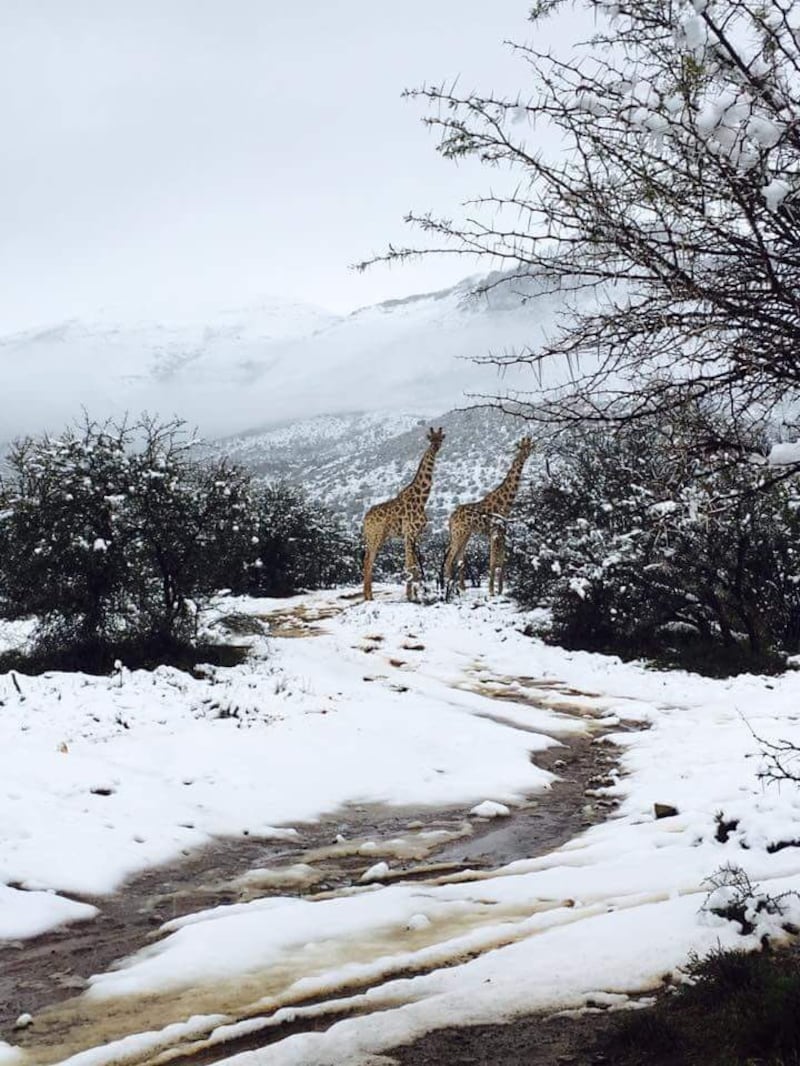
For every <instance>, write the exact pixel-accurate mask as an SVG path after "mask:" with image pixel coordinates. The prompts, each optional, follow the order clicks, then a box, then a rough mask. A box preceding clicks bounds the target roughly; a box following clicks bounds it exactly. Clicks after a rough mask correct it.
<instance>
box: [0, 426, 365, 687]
mask: <svg viewBox="0 0 800 1066" xmlns="http://www.w3.org/2000/svg"><path fill="white" fill-rule="evenodd" d="M0 551H2V557H0V610H2V611H3V613H5V614H6V615H7V616H11V617H19V616H23V615H35V616H36V617H37V619H38V626H37V630H36V634H35V647H34V651H33V656H32V659H31V664H32V667H33V666H34V665H38V667H39V668H41V667H42V665H43V664H44V665H47V664H51V665H53V666H61V667H64V666H67V665H70V664H71V665H72V667H73V668H76V667H83V668H86V669H101V670H102V669H107V668H109V667H110V666H111V665H112V664H113V661H114V658H115V657H122V658H124V660H125V661H126V662H127V663H128V664H129V665H136V664H140V663H141V664H145V663H147V664H150V663H153V662H159V661H175V662H177V661H181V662H183V661H188V660H190V659H191V658H192V656H191V655H187V651H186V649H188V648H190V647H191V646H192V644H193V643H194V642H195V640H196V637H197V623H198V613H199V611H200V609H201V608H202V607H203V606H204V605H206V603H207V602H208V599H209V597H211V596H212V595H213V593H214V592H216V591H217V590H219V589H220V588H231V589H234V590H235V591H241V592H257V593H261V594H267V595H281V594H285V593H290V592H294V591H296V590H297V589H298V588H301V587H318V586H322V585H327V584H331V583H333V582H335V581H339V580H342V579H344V578H345V577H346V576H347V577H351V576H353V573H354V552H353V545H352V542H351V541H350V540H348V538H347V537H346V536H345V534H344V533H343V532H342V530H341V529H340V528H339V527H338V526H337V525H336V523H335V522H334V521H333V520H332V519H331V518H330V516H328V515H327V514H325V513H324V512H321V511H320V510H319V509H318V508H316V507H314V506H312V505H311V504H310V503H309V502H308V501H307V500H306V499H305V497H304V496H303V495H302V494H301V493H299V492H298V491H296V490H291V489H287V488H285V487H277V488H264V487H262V486H259V485H256V484H255V483H254V482H253V479H252V477H251V475H250V474H248V473H247V472H245V471H243V470H241V469H239V468H237V467H236V466H234V465H232V464H230V463H229V462H227V461H226V460H219V459H217V460H204V461H200V460H199V459H198V458H197V449H196V443H195V441H194V440H193V439H192V438H191V437H190V436H189V435H188V434H187V433H186V431H185V428H184V426H183V424H182V423H180V422H178V421H175V422H169V423H165V424H161V423H158V422H156V421H154V420H152V419H148V418H144V419H142V420H140V421H139V422H137V423H135V424H123V425H115V424H112V423H96V422H92V421H89V420H86V421H85V422H84V423H83V424H82V425H80V426H79V427H76V428H73V429H70V430H68V431H67V432H65V433H64V434H62V435H61V436H59V437H56V438H43V439H26V440H23V441H20V442H19V443H17V444H16V445H15V446H14V447H13V448H12V450H11V453H10V455H9V457H8V460H7V473H6V475H5V476H4V478H3V480H2V482H1V483H0Z"/></svg>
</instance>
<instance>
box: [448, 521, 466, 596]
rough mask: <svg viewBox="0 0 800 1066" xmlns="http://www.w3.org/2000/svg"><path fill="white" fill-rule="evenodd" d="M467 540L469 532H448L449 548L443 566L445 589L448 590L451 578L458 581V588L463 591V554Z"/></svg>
mask: <svg viewBox="0 0 800 1066" xmlns="http://www.w3.org/2000/svg"><path fill="white" fill-rule="evenodd" d="M468 540H469V530H467V531H466V532H464V531H463V530H452V529H451V531H450V547H449V548H448V549H447V559H446V560H445V564H444V575H445V584H446V588H447V589H448V590H449V589H450V587H451V585H452V582H453V576H454V574H455V577H456V578H457V579H458V583H459V588H460V589H461V591H462V592H463V591H464V552H465V551H466V548H467V541H468Z"/></svg>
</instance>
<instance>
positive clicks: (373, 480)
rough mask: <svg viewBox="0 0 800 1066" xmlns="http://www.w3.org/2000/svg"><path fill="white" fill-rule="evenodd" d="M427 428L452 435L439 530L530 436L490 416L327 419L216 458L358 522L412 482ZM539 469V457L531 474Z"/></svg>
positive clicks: (238, 443)
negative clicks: (302, 491) (303, 492)
mask: <svg viewBox="0 0 800 1066" xmlns="http://www.w3.org/2000/svg"><path fill="white" fill-rule="evenodd" d="M429 424H432V425H436V426H442V427H443V428H444V430H445V433H446V439H445V442H444V445H443V447H442V450H441V452H440V454H439V456H438V458H437V461H436V469H435V480H434V487H433V491H432V493H431V497H430V501H429V504H428V513H429V515H430V516H431V525H432V527H436V526H437V525H442V524H444V522H445V521H446V516H447V514H448V513H449V511H450V510H451V509H452V507H453V506H454V505H455V504H456V503H461V502H464V501H465V500H468V499H475V498H476V497H478V496H480V495H482V494H483V493H485V492H486V491H487V490H488V489H489V488H491V487H492V485H493V484H494V483H495V482H497V481H499V480H500V479H501V478H502V477H503V475H504V473H505V471H506V469H507V467H508V464H509V462H510V461H511V457H512V454H513V450H514V443H515V442H516V441H517V440H518V439H519V438H520V437H521V436H523V435H524V434H525V433H526V432H527V431H528V429H529V427H528V426H526V424H525V423H524V422H523V421H521V420H519V419H515V418H511V417H509V416H507V415H503V414H501V413H500V412H499V411H496V410H493V409H490V408H477V409H473V410H461V411H448V412H446V413H444V414H441V415H436V416H434V417H432V418H428V419H425V418H421V417H420V416H419V415H416V414H404V413H398V414H391V415H381V414H379V413H370V414H364V413H362V414H349V415H336V416H330V415H327V416H321V417H319V418H314V419H307V420H303V421H300V422H289V423H286V424H284V425H282V426H278V427H276V428H274V429H270V430H265V431H263V432H261V433H254V434H248V435H245V436H240V437H235V438H231V439H229V440H226V441H224V442H220V444H219V446H218V449H215V450H218V451H219V452H221V453H223V454H226V455H228V456H229V457H230V458H232V459H234V460H236V461H237V462H240V463H242V464H243V465H245V466H247V467H249V468H250V469H252V470H254V471H255V472H256V473H257V474H259V475H260V476H261V477H263V478H264V479H265V480H267V481H275V480H286V481H289V482H291V483H293V484H297V485H303V486H304V487H305V488H306V489H307V490H308V491H309V492H310V493H311V495H312V496H314V497H316V498H318V499H320V500H321V501H322V502H324V503H325V504H326V505H327V506H328V507H330V508H331V509H332V510H334V511H336V512H338V513H340V514H342V515H343V516H345V517H346V518H347V520H348V521H352V522H358V521H359V520H360V518H361V516H362V515H363V513H364V511H365V510H366V509H367V508H368V507H369V506H371V504H373V503H376V502H377V501H378V500H381V499H386V498H387V497H388V496H392V495H394V494H395V493H396V492H397V491H398V489H400V488H402V486H403V485H404V484H406V483H407V482H408V481H409V480H410V479H411V478H412V477H413V476H414V472H415V470H416V467H417V464H418V462H419V459H420V456H421V455H422V453H423V451H424V450H425V446H426V443H425V430H426V427H427V426H428V425H429ZM540 463H541V460H539V463H537V461H536V456H534V457H533V458H532V459H531V461H530V463H529V464H528V471H527V472H528V474H530V472H531V471H533V470H534V469H536V467H537V465H540Z"/></svg>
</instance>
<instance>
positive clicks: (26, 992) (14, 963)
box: [0, 606, 631, 1066]
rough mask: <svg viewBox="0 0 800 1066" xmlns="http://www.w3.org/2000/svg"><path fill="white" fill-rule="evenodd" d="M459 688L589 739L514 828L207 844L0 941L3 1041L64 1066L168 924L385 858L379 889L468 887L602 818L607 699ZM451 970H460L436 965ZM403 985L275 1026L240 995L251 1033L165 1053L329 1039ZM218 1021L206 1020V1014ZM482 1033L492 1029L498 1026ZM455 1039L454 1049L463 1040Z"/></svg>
mask: <svg viewBox="0 0 800 1066" xmlns="http://www.w3.org/2000/svg"><path fill="white" fill-rule="evenodd" d="M341 609H342V608H341V606H335V607H330V609H328V608H323V609H316V610H315V611H314V612H313V613H312V612H306V613H305V614H302V612H299V611H298V610H297V609H295V610H294V611H292V612H288V611H287V612H285V614H280V616H269V617H268V618H265V621H268V622H269V624H270V629H271V631H272V632H274V633H275V634H276V635H281V636H285V637H290V638H291V637H308V636H314V635H317V634H318V633H319V632H320V626H319V623H320V621H324V619H325V618H326V617H328V616H330V615H332V614H335V613H338V611H340V610H341ZM276 631H277V632H276ZM375 639H377V638H375ZM366 650H374V649H372V648H371V647H370V648H368V649H366ZM365 680H368V679H365ZM459 687H464V688H468V689H470V690H472V691H476V692H480V693H481V694H482V695H485V696H487V697H488V698H489V699H488V700H487V711H486V713H487V716H488V717H492V718H495V719H497V720H498V721H507V722H508V724H509V725H510V726H512V727H514V728H518V729H519V728H526V727H525V726H524V725H520V721H519V716H517V718H516V720H512V719H511V718H510V717H509V715H510V712H509V711H508V710H505V713H504V703H508V702H512V703H517V704H528V705H530V706H532V707H547V708H548V709H550V710H551V711H555V712H556V713H557V714H558V713H560V714H561V715H563V717H564V718H565V719H567V718H569V719H575V718H579V719H581V721H582V723H583V724H584V726H585V732H583V733H581V734H579V735H574V734H573V735H571V736H570V737H569V738H568V739H567V738H558V739H560V743H559V745H558V746H555V747H553V748H550V749H547V750H545V751H541V752H538V753H536V754H535V755H534V756H532V761H533V762H534V763H535V764H536V765H537V766H538V767H540V768H542V769H545V770H549V771H551V772H552V773H554V774H556V775H557V779H556V780H554V782H553V784H552V787H551V788H550V789H548V790H546V791H543V792H538V793H536V794H535V795H533V796H531V797H530V798H529V799H528V801H527V802H526V803H524V804H523V805H521V806H519V807H516V808H514V810H513V812H512V815H511V817H509V818H504V819H497V820H493V821H492V820H490V821H484V820H480V819H478V820H476V819H470V818H468V817H467V813H466V809H465V807H464V806H459V807H450V808H429V807H420V808H411V807H409V808H386V807H380V806H350V807H347V808H344V809H341V810H339V811H336V812H333V813H331V814H329V815H327V816H324V817H323V818H321V819H320V820H319V821H317V822H315V823H313V824H308V825H295V826H291V827H286V828H285V830H284V831H283V832H282V835H281V837H280V838H279V839H255V838H249V837H241V838H236V839H220V840H216V841H214V842H212V843H210V844H209V845H207V846H206V847H204V848H201V849H198V850H196V851H192V852H187V853H185V854H184V855H183V856H181V857H180V858H179V859H177V860H175V861H173V862H170V863H168V864H165V865H163V866H161V867H158V868H154V869H151V870H148V871H146V872H145V873H142V874H140V875H138V876H136V877H134V878H132V879H130V880H129V881H128V882H127V883H126V884H124V885H123V886H122V887H121V889H120V890H119V891H118V892H117V893H115V894H114V895H112V896H107V897H99V898H97V897H80V898H81V900H82V901H84V902H87V903H91V904H93V905H94V906H95V907H96V908H97V909H98V914H97V916H96V917H95V918H94V919H92V920H89V921H86V922H81V923H75V924H72V925H70V926H66V927H62V928H60V929H57V930H54V931H52V932H50V933H47V934H45V935H43V936H40V937H38V938H34V939H29V940H26V941H0V1039H4V1040H7V1041H9V1042H10V1043H13V1044H16V1045H18V1046H20V1047H21V1048H22V1049H23V1050H25V1049H27V1050H29V1051H30V1052H31V1058H30V1062H31V1063H35V1062H43V1063H45V1062H55V1061H58V1060H60V1059H61V1058H63V1054H61V1053H60V1052H61V1050H62V1042H64V1043H65V1044H66V1045H70V1046H71V1040H70V1039H68V1037H70V1038H71V1037H72V1035H74V1034H72V1033H71V1030H73V1029H75V1030H81V1028H82V1024H87V1025H88V1024H89V1020H88V1019H82V1018H81V1013H82V1003H83V1001H82V1000H80V999H79V998H76V997H79V995H80V992H81V991H82V990H83V989H84V988H85V987H86V985H87V979H88V978H89V977H90V976H91V975H93V974H98V973H103V972H105V971H107V970H109V969H111V968H113V966H114V964H115V963H116V962H118V961H119V960H121V959H124V958H126V957H127V956H129V955H131V954H133V953H134V952H136V951H139V950H140V949H142V948H144V947H146V946H148V945H149V944H152V943H153V942H154V941H156V940H158V939H159V938H161V937H162V936H164V935H165V934H164V933H163V931H162V928H161V927H162V925H163V923H165V922H168V921H170V920H172V919H175V918H179V917H183V916H185V915H188V914H192V913H195V912H197V911H200V910H204V909H207V908H210V907H214V906H219V905H222V904H228V903H237V902H242V901H247V900H250V899H256V898H263V897H266V896H270V895H280V896H298V897H304V898H306V899H324V898H326V897H329V896H335V895H337V894H339V893H341V892H343V891H345V892H346V891H347V890H349V889H350V888H351V886H354V885H357V884H358V882H359V880H360V878H361V876H362V875H363V873H364V871H365V870H366V869H367V868H368V867H369V866H371V865H372V864H373V863H375V862H376V860H379V859H384V858H389V859H391V869H390V874H389V876H387V877H386V878H384V883H387V884H388V883H397V882H402V881H420V882H424V883H426V884H429V885H430V884H437V883H442V882H444V881H447V880H451V879H454V878H455V879H459V880H460V879H467V878H469V877H470V875H469V874H468V872H467V871H470V870H471V871H473V872H474V873H473V874H472V876H473V877H478V878H479V877H481V872H482V871H487V872H488V871H490V870H492V869H495V868H497V867H499V866H503V865H505V864H506V863H509V862H512V861H514V860H517V859H524V858H532V857H535V856H537V855H541V854H544V853H546V852H549V851H551V850H553V849H554V848H557V847H559V846H560V845H561V844H563V843H565V842H566V841H568V840H570V839H571V838H573V837H574V836H576V835H577V834H578V833H579V832H580V831H581V830H582V829H584V828H586V827H587V826H588V825H591V824H593V823H595V822H597V821H600V820H602V819H604V818H605V817H607V816H608V815H609V814H610V813H611V811H612V810H613V807H614V801H613V800H611V799H609V798H606V797H604V796H603V795H602V794H599V795H598V794H597V790H598V789H600V790H602V788H603V786H605V785H607V784H609V783H610V782H611V781H612V779H613V774H614V773H615V772H616V770H617V765H616V757H617V749H616V748H615V747H614V746H613V745H611V744H608V743H604V742H603V738H604V736H605V734H606V733H608V732H611V731H613V732H619V731H621V730H624V729H626V728H631V727H630V726H628V725H627V724H625V723H622V724H620V723H619V722H617V721H616V720H614V721H613V723H612V722H609V723H607V724H606V723H604V722H603V721H602V718H601V717H599V715H600V712H601V710H602V707H601V704H602V701H598V700H597V698H596V697H595V696H592V695H589V694H585V693H579V692H575V691H573V690H571V689H568V688H565V687H563V686H561V685H560V684H559V682H558V681H556V680H554V679H551V680H547V679H534V678H523V677H520V678H492V679H489V680H488V681H486V680H485V679H481V680H476V679H474V678H473V679H472V680H470V679H465V682H464V684H463V685H460V686H459ZM455 961H458V960H455V959H454V960H451V961H450V962H448V963H445V964H448V965H449V964H452V963H453V962H455ZM432 968H434V969H435V968H436V965H435V964H434V965H433V966H432ZM414 972H418V971H414ZM406 975H407V976H410V975H411V971H409V972H408V973H407V974H403V973H401V972H399V971H398V972H389V971H387V972H386V973H385V974H383V975H382V976H376V977H375V978H374V979H373V980H372V981H368V982H366V983H365V984H364V986H363V987H360V986H351V987H348V988H346V989H345V988H343V989H342V990H341V991H340V992H333V993H331V994H328V995H326V996H325V999H324V1006H323V1008H322V1013H320V1011H319V1005H320V1001H319V1000H317V1001H316V1002H314V1003H310V1004H309V1006H310V1007H311V1008H312V1009H310V1010H309V1012H308V1017H304V1016H303V1015H304V1008H303V1005H302V1004H301V1003H299V1002H298V1003H295V1004H293V1005H292V1006H293V1007H295V1008H298V1009H293V1011H292V1012H291V1014H292V1017H291V1020H290V1021H287V1022H285V1023H284V1024H281V1023H280V1020H279V1018H272V1017H270V1014H269V1012H267V1014H264V1012H263V1009H262V1010H255V1011H251V1010H250V1009H249V1008H246V1007H245V1003H246V1002H251V1003H257V1002H258V1001H259V999H261V998H262V997H263V991H262V990H261V989H255V990H253V989H250V990H249V991H248V995H250V993H253V995H254V998H252V999H249V1000H248V999H245V1000H243V1001H241V1006H242V1008H243V1009H242V1011H238V1012H237V1008H236V1007H234V1010H233V1013H232V1015H231V1021H236V1020H242V1019H246V1018H251V1019H252V1030H251V1031H250V1032H249V1033H244V1034H241V1035H237V1036H236V1038H235V1039H233V1040H231V1041H227V1042H225V1043H219V1044H216V1045H215V1046H213V1047H208V1046H206V1045H205V1041H204V1039H203V1038H202V1036H201V1037H200V1039H199V1041H198V1043H197V1046H196V1051H195V1050H194V1049H192V1041H191V1039H190V1040H188V1041H187V1042H186V1043H183V1042H182V1041H180V1040H179V1041H178V1043H177V1045H175V1046H171V1049H170V1051H169V1053H168V1055H167V1057H168V1058H169V1060H170V1061H172V1062H181V1061H186V1062H187V1063H188V1062H192V1063H193V1064H195V1066H200V1064H201V1063H204V1062H207V1063H212V1062H215V1061H217V1060H218V1059H220V1058H223V1057H226V1056H228V1055H230V1054H232V1053H233V1052H234V1051H244V1050H247V1049H251V1048H258V1047H263V1046H265V1045H267V1044H269V1043H272V1042H275V1041H277V1040H281V1039H283V1038H285V1037H286V1036H288V1035H290V1034H291V1033H295V1032H302V1031H310V1030H318V1029H324V1028H327V1027H328V1026H329V1025H331V1024H333V1022H334V1021H336V1020H338V1019H339V1018H342V1017H347V1016H349V1015H351V1014H352V1013H354V1012H358V1011H359V1010H361V1009H362V1005H361V1003H360V1002H359V992H361V991H365V990H367V989H369V988H374V987H375V986H377V985H380V984H381V983H382V981H384V980H391V979H394V978H395V977H398V976H406ZM60 1005H63V1009H61V1008H60ZM142 1006H143V1007H144V1006H145V1005H144V1004H142ZM151 1006H152V1015H150V1013H149V1012H148V1011H147V1010H146V1009H145V1014H144V1020H145V1021H147V1022H148V1023H150V1024H151V1025H152V1026H153V1027H155V1028H160V1027H161V1025H162V1023H161V1022H160V1021H159V1017H160V1015H161V1014H162V1013H164V1021H165V1022H166V1021H167V1020H168V1018H167V1014H166V1013H165V1011H168V1010H170V1009H174V1005H173V1007H172V1008H170V1007H169V1005H166V1006H165V1005H162V1004H157V1003H155V1002H154V1003H153V1004H152V1005H151ZM192 1006H194V1004H192ZM73 1008H74V1009H73ZM313 1008H316V1009H313ZM213 1012H214V1011H213V1009H212V1010H211V1011H210V1013H213ZM23 1013H30V1014H32V1015H34V1023H33V1025H32V1026H31V1027H30V1028H29V1029H22V1030H15V1029H14V1022H15V1020H16V1019H17V1018H18V1017H19V1016H20V1015H21V1014H23ZM189 1013H194V1011H191V1012H189ZM181 1016H183V1017H186V1016H188V1014H186V1015H181ZM523 1022H524V1020H523ZM111 1024H112V1028H110V1029H109V1030H108V1032H107V1033H106V1034H105V1035H104V1036H101V1034H100V1032H99V1031H98V1033H97V1034H96V1040H97V1042H98V1043H104V1042H105V1041H106V1040H107V1039H115V1038H117V1036H118V1035H123V1034H116V1033H115V1032H114V1030H113V1021H112V1023H111ZM537 1024H539V1023H538V1022H537ZM484 1028H485V1029H486V1030H487V1032H488V1031H489V1030H494V1029H495V1028H496V1027H484ZM499 1028H500V1029H502V1030H503V1032H504V1033H506V1034H508V1033H509V1032H511V1030H510V1029H509V1028H508V1027H499ZM550 1031H552V1030H550ZM455 1032H457V1033H463V1034H464V1038H465V1039H466V1040H467V1041H468V1042H469V1041H471V1040H472V1039H473V1037H474V1038H476V1039H477V1037H478V1032H477V1030H470V1029H465V1030H457V1031H455ZM470 1034H471V1035H470ZM87 1035H88V1034H87ZM198 1035H200V1034H198ZM80 1039H81V1038H80V1037H78V1041H80ZM426 1039H430V1041H431V1043H430V1045H429V1050H428V1051H426V1050H425V1047H428V1045H425V1046H423V1045H424V1041H422V1042H418V1044H417V1045H414V1046H415V1047H417V1046H418V1057H417V1058H408V1057H406V1058H402V1061H403V1062H409V1063H410V1062H417V1061H418V1062H420V1063H434V1062H445V1061H447V1062H450V1061H452V1062H459V1061H462V1062H468V1061H472V1062H476V1063H483V1062H486V1063H488V1062H494V1061H496V1062H498V1063H500V1062H505V1061H508V1062H509V1064H510V1063H511V1062H521V1061H527V1060H525V1059H522V1058H517V1059H514V1058H509V1059H508V1060H505V1059H501V1058H497V1059H494V1058H492V1057H491V1049H492V1046H493V1044H492V1040H491V1039H489V1038H487V1052H486V1056H487V1057H481V1054H482V1053H480V1052H478V1049H477V1046H476V1056H475V1057H474V1058H469V1057H466V1058H465V1057H463V1056H462V1057H461V1058H458V1057H457V1056H454V1055H450V1054H445V1053H444V1052H443V1051H442V1052H441V1057H439V1058H437V1057H436V1056H437V1055H438V1054H440V1052H439V1051H438V1050H437V1048H438V1047H439V1045H438V1044H437V1043H436V1041H437V1040H446V1039H447V1036H446V1033H445V1034H444V1035H443V1034H432V1035H431V1036H430V1038H426ZM454 1039H455V1040H456V1043H457V1042H458V1040H459V1039H460V1038H459V1037H454ZM501 1043H502V1040H501ZM512 1044H513V1040H512ZM83 1046H86V1045H83ZM92 1046H94V1045H92ZM75 1047H76V1049H77V1047H78V1045H77V1044H76V1045H75ZM442 1047H444V1045H442ZM401 1052H402V1055H406V1052H405V1051H402V1049H399V1050H398V1055H401ZM67 1053H69V1052H67ZM410 1053H411V1052H410V1051H409V1052H408V1054H410ZM415 1054H417V1053H415ZM426 1056H427V1057H426ZM146 1058H147V1057H146V1056H145V1057H144V1058H143V1059H142V1061H146ZM159 1061H161V1059H160V1057H159ZM165 1061H166V1060H165ZM529 1061H531V1062H532V1063H537V1064H538V1063H539V1062H541V1063H544V1062H546V1061H551V1060H547V1059H536V1058H530V1060H529ZM552 1061H555V1060H552ZM587 1061H588V1060H587Z"/></svg>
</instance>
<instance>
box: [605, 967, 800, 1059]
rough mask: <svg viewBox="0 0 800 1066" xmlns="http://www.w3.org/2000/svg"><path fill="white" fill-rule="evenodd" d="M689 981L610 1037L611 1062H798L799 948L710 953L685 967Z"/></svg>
mask: <svg viewBox="0 0 800 1066" xmlns="http://www.w3.org/2000/svg"><path fill="white" fill-rule="evenodd" d="M687 976H688V978H689V981H688V983H687V984H684V985H682V986H680V988H678V989H677V990H675V991H672V992H671V993H668V994H664V995H662V996H661V997H660V999H659V1001H658V1003H657V1004H656V1006H655V1007H653V1008H647V1009H644V1010H638V1011H635V1012H634V1013H633V1014H632V1015H630V1016H629V1017H626V1018H625V1019H624V1020H622V1022H621V1023H620V1024H619V1026H618V1028H617V1031H616V1033H614V1035H613V1036H612V1038H611V1042H610V1045H611V1046H610V1047H609V1049H608V1050H610V1051H612V1061H614V1062H623V1063H636V1064H639V1063H641V1062H649V1063H654V1064H657V1063H673V1062H676V1061H678V1062H686V1063H703V1064H704V1066H736V1064H741V1066H745V1064H748V1063H764V1064H765V1066H767V1064H769V1066H797V1064H798V1063H800V960H799V959H798V955H797V952H796V951H783V952H780V953H776V954H772V953H770V952H766V951H761V952H753V953H747V952H744V951H725V950H722V949H719V950H717V951H712V952H711V953H710V954H709V955H708V956H706V957H705V958H697V957H694V958H692V959H691V961H690V962H689V965H688V966H687Z"/></svg>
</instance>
